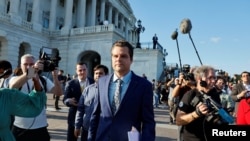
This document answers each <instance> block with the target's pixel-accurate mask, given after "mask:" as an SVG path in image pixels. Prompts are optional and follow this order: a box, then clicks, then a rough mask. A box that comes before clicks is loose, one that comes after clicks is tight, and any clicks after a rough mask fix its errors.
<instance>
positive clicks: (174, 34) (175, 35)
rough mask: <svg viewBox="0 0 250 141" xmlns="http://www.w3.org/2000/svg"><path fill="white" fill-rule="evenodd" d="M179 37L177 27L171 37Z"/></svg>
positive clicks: (174, 38)
mask: <svg viewBox="0 0 250 141" xmlns="http://www.w3.org/2000/svg"><path fill="white" fill-rule="evenodd" d="M177 37H178V32H177V29H176V30H175V31H174V32H173V34H172V35H171V38H172V39H173V40H176V39H177Z"/></svg>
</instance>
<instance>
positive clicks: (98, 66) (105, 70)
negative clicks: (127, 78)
mask: <svg viewBox="0 0 250 141" xmlns="http://www.w3.org/2000/svg"><path fill="white" fill-rule="evenodd" d="M101 68H102V69H103V70H104V73H105V75H106V74H108V73H109V69H108V67H106V66H104V65H101V64H100V65H96V66H95V67H94V71H96V70H98V69H101Z"/></svg>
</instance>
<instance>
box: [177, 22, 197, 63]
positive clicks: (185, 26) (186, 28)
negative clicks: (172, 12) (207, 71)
mask: <svg viewBox="0 0 250 141" xmlns="http://www.w3.org/2000/svg"><path fill="white" fill-rule="evenodd" d="M191 29H192V24H191V21H190V20H189V19H188V18H186V19H183V20H182V21H181V24H180V30H181V32H182V33H183V34H187V33H188V35H189V38H190V40H191V42H192V44H193V47H194V49H195V52H196V54H197V56H198V59H199V61H200V63H201V65H202V62H201V58H200V56H199V54H198V51H197V49H196V47H195V45H194V42H193V39H192V37H191V34H190V31H191Z"/></svg>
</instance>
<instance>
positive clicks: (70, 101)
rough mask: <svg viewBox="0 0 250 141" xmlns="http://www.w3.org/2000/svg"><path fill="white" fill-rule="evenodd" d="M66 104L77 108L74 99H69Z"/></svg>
mask: <svg viewBox="0 0 250 141" xmlns="http://www.w3.org/2000/svg"><path fill="white" fill-rule="evenodd" d="M68 102H69V104H70V105H73V106H77V101H76V99H75V98H74V97H73V98H69V100H68Z"/></svg>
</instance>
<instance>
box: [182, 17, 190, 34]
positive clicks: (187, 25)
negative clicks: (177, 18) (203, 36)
mask: <svg viewBox="0 0 250 141" xmlns="http://www.w3.org/2000/svg"><path fill="white" fill-rule="evenodd" d="M191 29H192V24H191V21H190V20H189V19H188V18H186V19H183V20H182V21H181V24H180V30H181V33H183V34H187V33H189V32H190V31H191Z"/></svg>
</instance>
